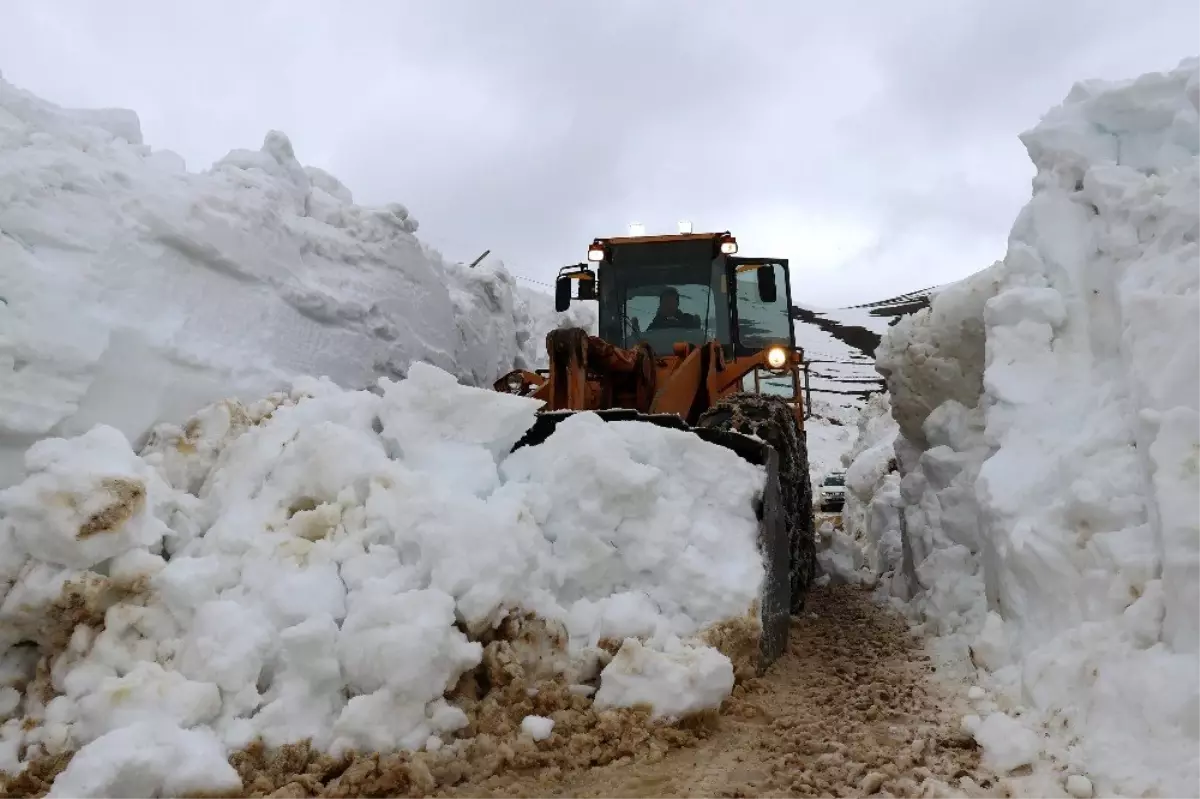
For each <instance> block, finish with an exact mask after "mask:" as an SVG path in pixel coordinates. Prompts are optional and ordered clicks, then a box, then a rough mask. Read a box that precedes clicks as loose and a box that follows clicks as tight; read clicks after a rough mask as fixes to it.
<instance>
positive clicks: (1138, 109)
mask: <svg viewBox="0 0 1200 799" xmlns="http://www.w3.org/2000/svg"><path fill="white" fill-rule="evenodd" d="M1198 66H1200V62H1198V61H1197V60H1195V59H1191V60H1188V61H1185V62H1183V63H1182V64H1181V65H1180V66H1179V67H1178V68H1177V69H1175V70H1172V71H1170V72H1167V73H1164V74H1150V75H1145V76H1142V77H1141V78H1139V79H1137V80H1134V81H1129V82H1124V83H1116V84H1112V83H1104V82H1099V81H1089V82H1084V83H1080V84H1078V85H1076V86H1075V87H1074V88H1073V89H1072V91H1071V92H1070V94H1069V95H1068V97H1067V99H1066V100H1065V101H1064V103H1063V104H1062V105H1061V106H1059V107H1057V108H1055V109H1053V110H1052V111H1051V112H1050V113H1048V114H1047V115H1046V116H1045V118H1044V119H1043V120H1042V122H1041V123H1040V124H1039V125H1038V126H1037V127H1035V128H1034V129H1033V130H1031V131H1029V132H1027V133H1025V134H1024V135H1023V136H1022V140H1023V141H1024V143H1025V145H1026V147H1027V148H1028V150H1029V154H1030V157H1031V158H1032V159H1033V161H1034V163H1035V164H1036V166H1037V169H1038V172H1037V177H1036V178H1035V180H1034V187H1033V188H1034V191H1033V197H1032V199H1031V201H1030V202H1029V204H1028V205H1027V206H1026V207H1025V209H1024V210H1023V211H1022V212H1021V214H1020V215H1019V216H1018V218H1017V221H1016V223H1015V224H1014V226H1013V229H1012V233H1011V236H1010V240H1009V249H1008V253H1007V255H1006V257H1005V258H1004V260H1003V261H1001V262H998V263H996V264H995V265H993V266H992V267H990V268H988V269H986V270H984V271H983V272H980V273H978V274H976V275H974V276H972V277H971V278H968V279H967V280H964V281H962V282H960V283H959V284H956V285H953V286H950V287H946V288H944V289H943V290H942V291H940V292H939V294H938V295H937V296H936V297H935V298H934V300H933V304H932V307H930V308H929V309H926V310H924V311H921V312H919V313H917V314H915V315H914V316H912V317H909V318H906V319H904V320H902V321H901V322H900V323H899V324H898V325H897V326H896V327H895V328H893V329H891V330H890V331H889V332H888V334H887V335H886V336H885V338H884V341H883V344H882V345H881V347H880V350H879V354H878V368H879V371H880V372H881V373H882V374H884V375H885V376H886V378H887V382H888V387H889V390H890V393H891V413H892V415H893V417H894V419H895V421H896V423H897V427H898V430H893V431H892V433H891V435H894V436H896V439H895V443H894V454H895V456H896V457H897V460H898V466H899V474H898V476H899V477H900V479H899V480H898V485H893V484H894V483H896V482H897V481H896V480H895V479H893V478H888V477H887V476H886V475H885V476H882V477H880V476H879V471H880V470H879V468H878V466H879V463H880V462H882V457H883V456H882V454H881V453H880V452H879V451H878V447H875V446H871V444H872V442H869V441H867V442H864V445H863V446H862V447H859V450H860V452H859V453H856V454H858V458H857V459H856V460H855V461H854V465H853V466H852V468H851V475H850V476H849V478H848V483H849V484H850V485H851V492H852V493H853V494H858V495H859V496H858V498H857V500H856V501H858V502H859V503H860V504H859V508H860V509H862V508H863V507H865V508H867V509H868V510H869V509H871V508H875V509H877V510H878V511H879V512H880V514H881V515H880V516H879V517H878V518H877V519H876V521H878V522H879V525H881V528H884V529H873V528H872V527H871V522H870V521H869V520H867V517H869V516H870V513H867V512H866V511H864V512H863V513H864V515H863V517H862V518H860V520H859V521H858V522H857V524H858V525H859V530H858V532H859V533H860V534H861V535H863V537H865V538H869V539H871V540H874V541H880V542H882V541H884V540H885V539H887V538H888V536H889V535H890V533H889V532H888V530H887V529H886V528H888V527H889V526H890V525H891V524H895V525H896V526H900V525H899V519H898V518H897V520H896V521H895V522H890V521H889V520H888V519H886V518H883V516H886V515H887V514H886V512H885V510H886V509H887V508H891V507H894V506H898V505H899V506H903V507H904V508H906V515H905V517H904V521H905V522H906V525H905V527H906V531H905V533H904V536H903V541H902V543H903V546H902V547H901V549H902V554H901V555H900V562H899V563H897V561H896V559H895V556H894V554H893V555H891V556H887V557H883V558H882V559H881V560H880V561H879V562H878V565H879V566H880V568H881V570H888V569H890V570H891V572H890V575H889V576H888V577H886V578H885V586H886V588H887V589H888V590H889V591H890V593H891V594H893V595H896V596H901V597H911V598H912V603H913V607H914V609H915V610H916V611H918V612H919V613H920V614H921V616H922V617H923V618H924V620H925V621H926V622H927V623H928V624H929V625H930V626H931V628H932V629H933V630H934V631H935V632H937V633H939V634H941V635H942V636H943V638H942V640H941V644H942V646H943V647H945V648H946V649H947V650H948V651H949V650H955V649H957V650H958V651H959V652H960V653H962V654H964V655H965V654H967V652H968V649H967V648H968V647H969V648H970V649H969V655H970V657H971V659H972V662H973V663H974V665H976V666H977V667H979V669H980V670H981V671H980V679H982V680H983V681H984V682H985V683H986V686H987V687H988V688H990V689H992V690H993V691H994V694H993V695H992V698H991V699H988V700H986V701H984V703H983V704H982V705H981V711H980V715H981V716H983V717H986V718H982V720H981V719H980V718H973V719H970V720H969V726H970V727H971V728H972V729H975V730H976V735H977V737H978V738H979V739H980V741H981V742H982V743H983V744H984V745H985V748H987V747H988V746H989V742H991V744H993V745H994V747H1000V746H1001V743H1002V742H1000V738H1001V737H1003V736H1000V737H997V736H995V735H992V734H990V733H989V732H988V730H993V731H994V730H995V729H998V728H1002V727H1005V725H1007V723H1008V722H1007V721H1006V720H1005V719H1004V718H1003V717H1000V716H999V715H998V714H1000V713H1007V714H1008V715H1009V716H1013V717H1017V718H1019V719H1020V720H1022V721H1024V722H1026V723H1027V724H1028V725H1030V726H1032V727H1033V728H1034V729H1036V730H1038V732H1039V735H1038V737H1037V738H1034V739H1025V740H1026V741H1027V742H1029V741H1033V743H1034V745H1033V746H1032V748H1033V749H1034V750H1036V749H1037V748H1038V747H1044V748H1045V750H1046V751H1047V752H1052V751H1058V752H1059V754H1060V755H1061V757H1062V758H1063V762H1064V763H1065V764H1066V767H1067V768H1068V769H1073V770H1075V771H1082V772H1086V773H1088V774H1089V775H1090V776H1091V777H1092V778H1093V781H1094V782H1095V783H1096V789H1097V791H1099V792H1100V793H1102V794H1103V793H1110V792H1121V793H1125V794H1126V795H1130V794H1131V795H1143V792H1151V793H1156V794H1159V795H1168V796H1170V795H1188V794H1190V793H1191V792H1194V791H1195V788H1196V785H1197V781H1198V780H1200V770H1198V765H1197V750H1198V747H1200V723H1198V721H1197V719H1198V718H1200V693H1198V688H1197V681H1196V674H1197V671H1198V670H1200V658H1198V641H1200V623H1198V618H1197V613H1196V608H1197V604H1198V601H1200V524H1198V507H1197V500H1196V498H1197V496H1200V477H1198V474H1200V470H1198V467H1197V458H1198V453H1200V439H1198V434H1200V396H1198V394H1200V390H1198V389H1200V341H1198V338H1200V299H1198V293H1197V288H1198V283H1200V255H1198V250H1197V238H1198V232H1200V221H1198V218H1200V207H1198V196H1200V177H1198V175H1200V172H1198V167H1197V163H1198V161H1197V152H1198V149H1200V148H1198V143H1200V129H1198V124H1197V108H1198V106H1200V76H1198ZM856 472H857V473H858V477H856V476H855V473H856ZM859 477H861V479H859ZM897 492H898V493H899V495H900V497H896V496H893V495H894V494H895V493H897ZM851 516H852V517H853V514H851ZM893 549H894V547H892V548H889V547H882V548H880V553H881V554H883V552H884V550H888V551H891V550H893ZM993 716H995V717H997V721H994V722H992V721H989V719H991V718H992V717H993ZM1056 747H1057V749H1056ZM1029 748H1030V747H1025V749H1029ZM993 754H994V755H995V757H996V758H999V760H997V762H999V761H1001V760H1002V761H1003V762H1004V763H1006V764H1007V765H1008V766H1010V767H1011V766H1013V765H1020V764H1021V763H1022V762H1026V761H1028V760H1029V758H1030V757H1033V756H1034V755H1036V751H1034V752H1033V753H1032V754H1031V753H1030V752H1026V751H1022V752H1021V753H1017V754H1018V755H1019V756H1017V757H1016V758H1015V759H1014V758H1013V757H1011V755H1012V754H1013V753H1012V752H1000V751H999V748H997V751H996V752H994V753H993Z"/></svg>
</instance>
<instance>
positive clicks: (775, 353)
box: [767, 347, 787, 369]
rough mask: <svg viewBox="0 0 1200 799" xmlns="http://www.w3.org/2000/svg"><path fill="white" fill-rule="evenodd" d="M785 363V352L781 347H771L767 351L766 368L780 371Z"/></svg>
mask: <svg viewBox="0 0 1200 799" xmlns="http://www.w3.org/2000/svg"><path fill="white" fill-rule="evenodd" d="M785 363H787V351H786V350H784V348H783V347H772V348H771V349H769V350H767V366H769V367H771V368H772V369H782V368H783V365H784V364H785Z"/></svg>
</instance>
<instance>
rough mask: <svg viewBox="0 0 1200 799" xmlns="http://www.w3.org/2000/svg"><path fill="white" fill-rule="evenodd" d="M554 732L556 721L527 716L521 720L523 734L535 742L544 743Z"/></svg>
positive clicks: (542, 717) (543, 717)
mask: <svg viewBox="0 0 1200 799" xmlns="http://www.w3.org/2000/svg"><path fill="white" fill-rule="evenodd" d="M553 730H554V719H549V718H546V717H545V716H526V717H525V718H523V719H521V732H523V733H525V734H526V735H528V736H529V737H530V738H532V739H533V740H535V741H544V740H546V739H547V738H549V737H550V733H551V732H552V731H553Z"/></svg>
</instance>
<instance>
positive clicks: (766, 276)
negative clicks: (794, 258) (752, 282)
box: [756, 264, 779, 304]
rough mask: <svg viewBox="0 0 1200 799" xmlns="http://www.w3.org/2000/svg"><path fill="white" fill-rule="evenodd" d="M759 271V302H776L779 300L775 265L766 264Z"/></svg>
mask: <svg viewBox="0 0 1200 799" xmlns="http://www.w3.org/2000/svg"><path fill="white" fill-rule="evenodd" d="M757 271H758V274H757V275H756V277H757V278H758V298H759V300H761V301H762V302H765V303H767V304H770V303H773V302H775V300H777V299H778V298H779V294H778V289H777V288H776V286H775V264H764V265H763V266H760V267H759V268H758V270H757Z"/></svg>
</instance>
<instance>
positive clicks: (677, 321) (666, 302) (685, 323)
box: [646, 288, 700, 330]
mask: <svg viewBox="0 0 1200 799" xmlns="http://www.w3.org/2000/svg"><path fill="white" fill-rule="evenodd" d="M680 327H684V328H699V327H700V317H699V316H696V315H695V314H690V313H686V312H684V311H681V310H679V292H678V291H676V290H675V289H673V288H667V289H666V290H664V291H663V293H662V294H661V295H660V296H659V298H658V311H657V312H656V313H655V314H654V319H652V320H651V321H650V324H648V325H647V326H646V330H666V329H671V328H680Z"/></svg>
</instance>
